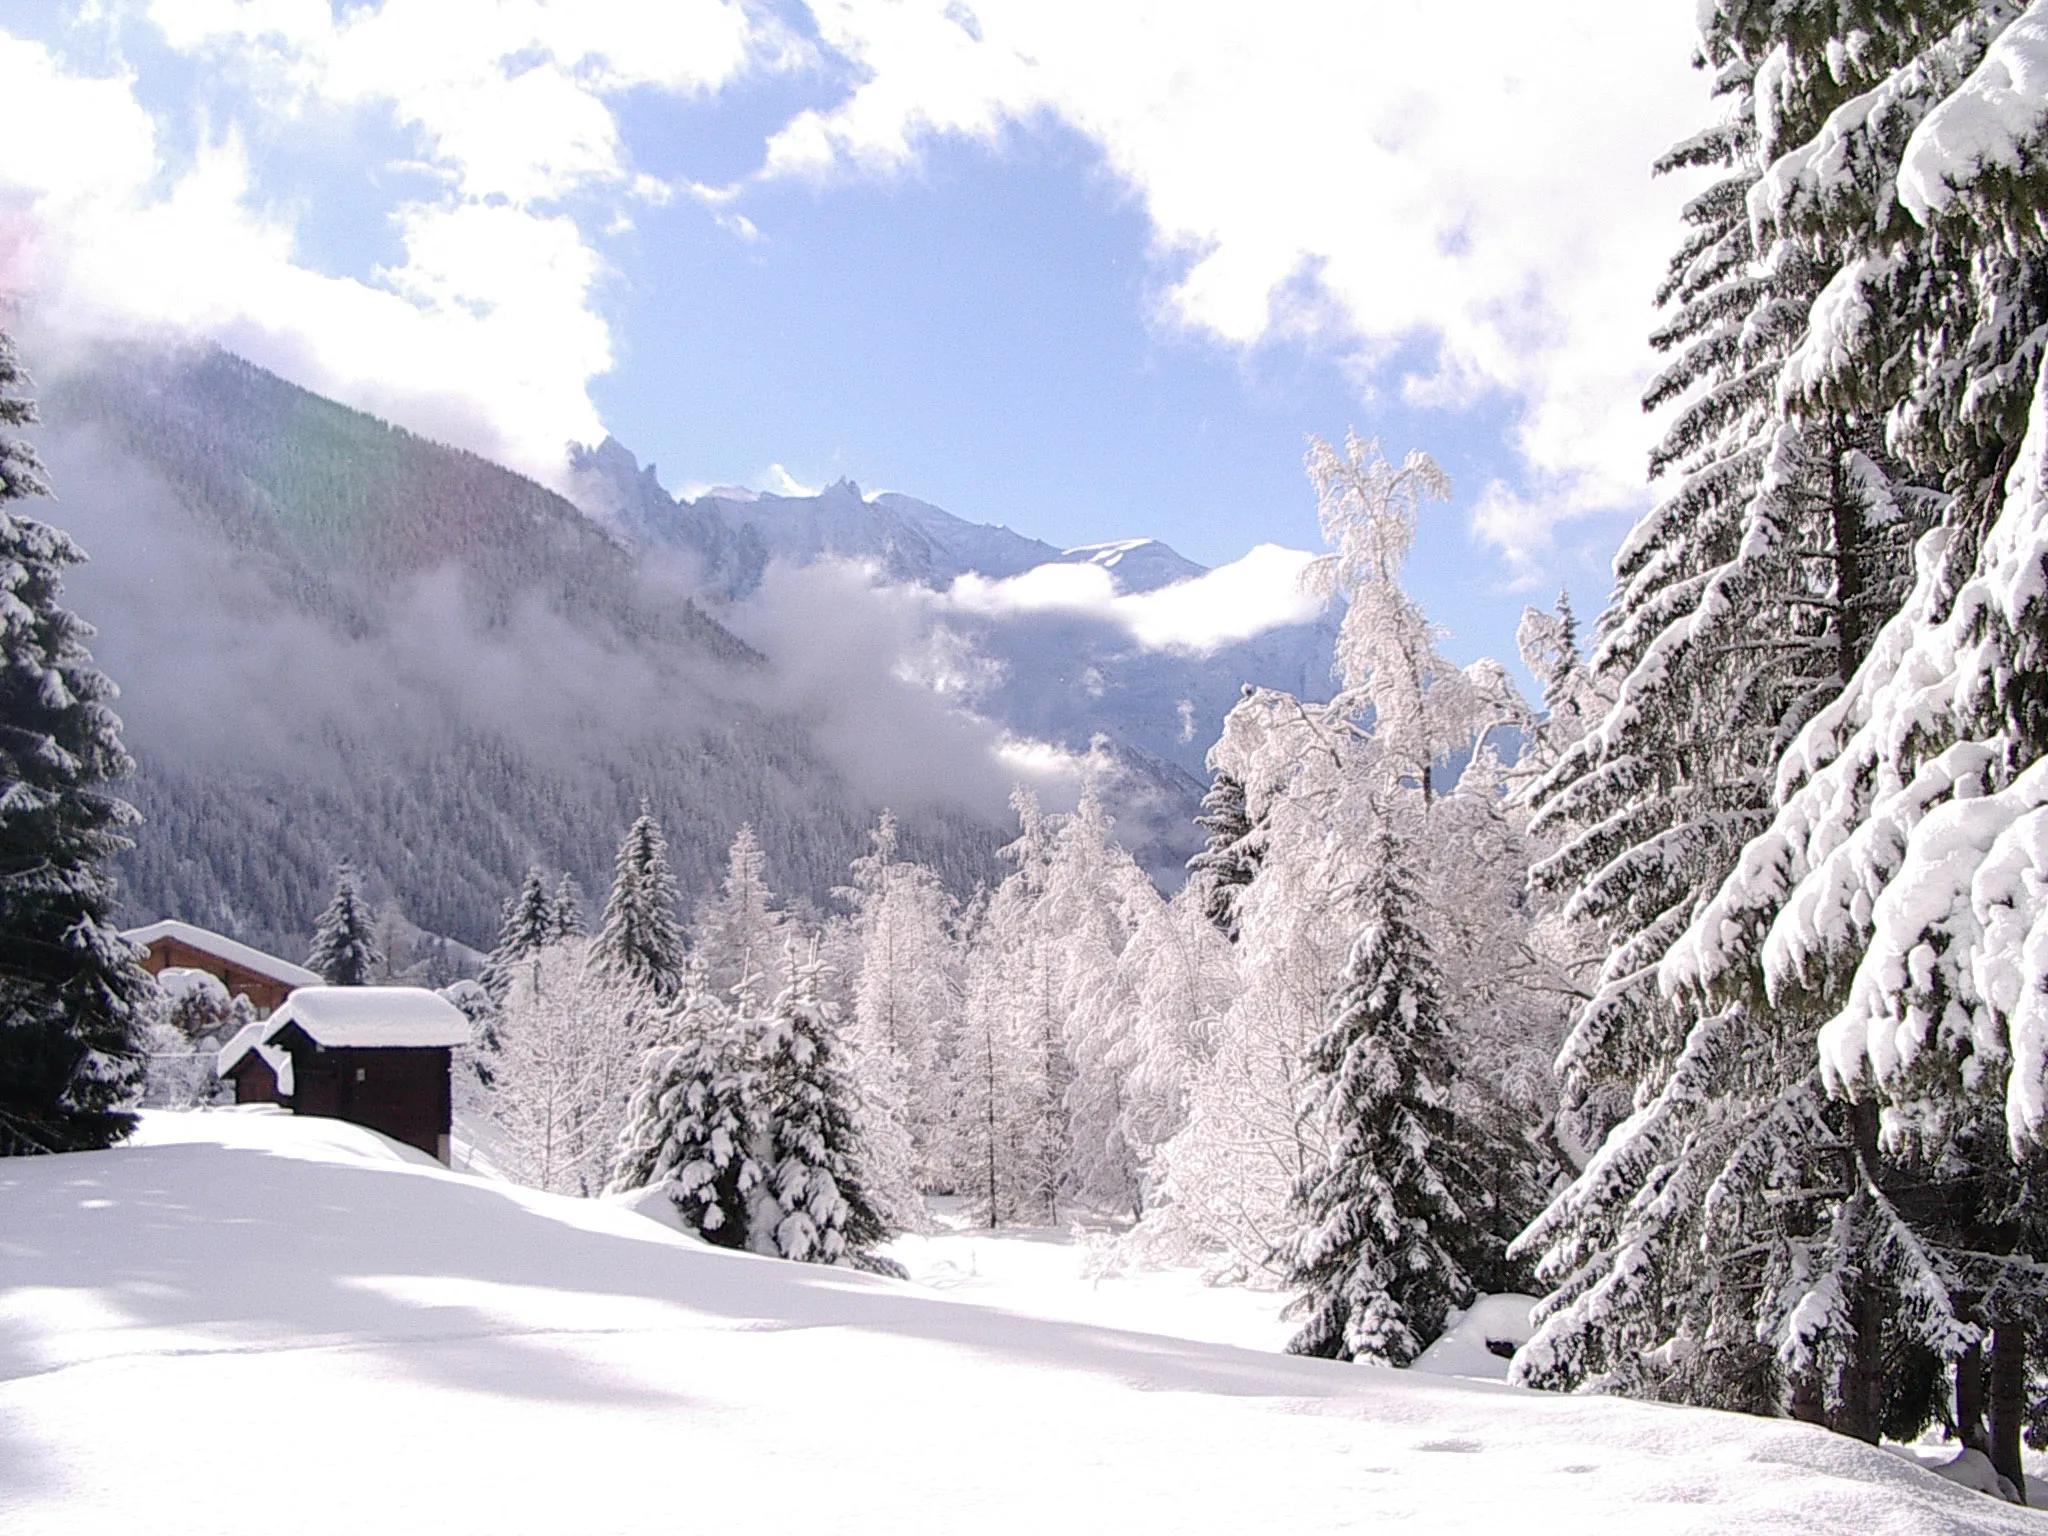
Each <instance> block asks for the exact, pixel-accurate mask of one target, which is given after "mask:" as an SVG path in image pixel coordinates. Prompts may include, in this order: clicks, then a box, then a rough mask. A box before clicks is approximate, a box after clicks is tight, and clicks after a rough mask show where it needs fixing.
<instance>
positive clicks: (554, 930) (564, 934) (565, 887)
mask: <svg viewBox="0 0 2048 1536" xmlns="http://www.w3.org/2000/svg"><path fill="white" fill-rule="evenodd" d="M550 918H551V928H550V932H549V939H550V941H551V942H555V943H559V942H560V941H561V940H563V939H580V938H582V937H583V936H584V935H585V934H586V933H588V932H589V931H590V925H589V924H588V923H586V922H585V921H584V920H583V887H582V886H580V885H578V884H577V883H576V877H575V876H574V875H571V874H564V875H563V876H562V878H561V880H560V882H559V883H558V884H557V885H556V886H555V902H554V906H553V908H552V909H551V911H550Z"/></svg>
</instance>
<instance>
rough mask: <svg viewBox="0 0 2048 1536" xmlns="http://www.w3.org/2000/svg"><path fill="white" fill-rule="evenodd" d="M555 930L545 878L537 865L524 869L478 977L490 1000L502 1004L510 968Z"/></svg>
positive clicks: (509, 981) (551, 939)
mask: <svg viewBox="0 0 2048 1536" xmlns="http://www.w3.org/2000/svg"><path fill="white" fill-rule="evenodd" d="M559 936H560V935H558V934H557V933H556V931H555V903H554V898H552V897H551V896H549V894H548V887H547V877H546V876H544V875H543V874H542V873H541V869H540V866H539V865H538V864H535V865H533V866H532V867H531V868H529V869H528V870H527V871H526V879H525V881H524V882H523V883H522V884H521V885H520V887H519V889H518V890H517V891H515V892H513V894H512V896H511V898H510V899H509V900H508V901H507V902H506V903H505V916H504V920H503V921H502V922H501V923H500V924H499V926H498V943H497V946H496V948H494V949H493V950H492V951H491V957H490V959H488V960H486V961H485V962H484V968H483V973H482V974H481V975H480V976H479V977H478V978H477V979H478V980H479V981H480V982H482V983H483V988H484V990H485V991H486V992H488V993H490V995H491V997H492V999H493V1000H494V1001H496V1002H499V1003H502V1002H504V1001H505V993H506V992H507V991H508V990H509V989H510V988H511V985H512V967H513V966H514V965H515V964H516V963H517V962H518V961H520V960H524V959H525V958H526V957H527V956H528V955H530V954H533V953H534V952H535V951H537V950H540V949H543V948H545V947H546V946H547V945H549V944H551V943H553V942H554V940H555V939H556V938H557V937H559Z"/></svg>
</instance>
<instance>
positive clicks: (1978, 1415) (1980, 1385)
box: [1956, 1344, 1991, 1456]
mask: <svg viewBox="0 0 2048 1536" xmlns="http://www.w3.org/2000/svg"><path fill="white" fill-rule="evenodd" d="M1984 1395H1985V1394H1984V1346H1983V1345H1981V1344H1972V1345H1971V1346H1970V1347H1969V1348H1968V1349H1966V1350H1964V1351H1963V1353H1962V1354H1960V1355H1958V1356H1957V1357H1956V1438H1957V1439H1958V1440H1960V1441H1961V1442H1962V1443H1963V1444H1964V1445H1965V1446H1966V1447H1968V1448H1969V1449H1970V1450H1973V1451H1982V1452H1983V1453H1984V1454H1985V1455H1986V1456H1989V1455H1990V1454H1991V1436H1990V1433H1989V1431H1988V1430H1987V1429H1986V1428H1985V1425H1984V1408H1985V1402H1984Z"/></svg>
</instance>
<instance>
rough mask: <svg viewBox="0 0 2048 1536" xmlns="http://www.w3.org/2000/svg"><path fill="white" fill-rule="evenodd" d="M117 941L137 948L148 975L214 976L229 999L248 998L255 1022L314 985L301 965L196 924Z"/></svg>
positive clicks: (131, 932)
mask: <svg viewBox="0 0 2048 1536" xmlns="http://www.w3.org/2000/svg"><path fill="white" fill-rule="evenodd" d="M121 937H122V938H124V939H128V940H130V941H131V942H133V943H136V944H140V945H142V946H143V948H144V951H145V952H144V954H143V957H142V968H143V969H144V970H145V971H148V972H149V973H150V974H151V975H152V976H157V975H161V974H162V973H163V972H165V971H167V970H173V969H182V970H192V971H205V972H207V973H208V974H209V975H212V976H218V977H219V978H220V980H221V984H222V985H223V986H225V987H226V988H227V989H228V992H229V994H230V995H231V996H238V997H246V998H247V999H249V1006H250V1007H252V1008H254V1009H255V1010H256V1016H257V1017H258V1018H263V1017H266V1016H267V1015H269V1014H271V1013H273V1012H275V1011H276V1010H277V1009H279V1008H281V1007H283V1006H284V1000H285V999H286V998H287V997H289V996H291V994H292V993H293V992H294V991H295V990H296V989H298V988H300V987H317V986H319V985H320V976H319V973H318V972H315V971H309V970H307V969H306V968H305V967H304V966H303V965H293V964H292V963H291V961H289V960H280V959H278V957H277V956H275V955H266V954H265V953H264V952H263V951H262V950H260V949H257V948H255V947H254V946H253V945H249V944H244V943H242V942H241V941H240V940H237V939H231V938H229V937H228V936H227V935H226V934H224V933H215V932H214V931H213V930H212V929H210V928H201V927H200V926H199V925H198V924H197V923H181V922H179V921H178V920H177V919H176V918H174V917H167V918H165V919H164V920H163V921H162V922H160V923H150V924H149V925H148V926H146V927H142V928H130V929H128V930H127V931H126V932H124V933H123V934H122V935H121Z"/></svg>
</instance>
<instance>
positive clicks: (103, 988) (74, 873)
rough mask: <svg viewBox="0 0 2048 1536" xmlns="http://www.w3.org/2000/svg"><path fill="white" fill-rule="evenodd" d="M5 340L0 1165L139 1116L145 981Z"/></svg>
mask: <svg viewBox="0 0 2048 1536" xmlns="http://www.w3.org/2000/svg"><path fill="white" fill-rule="evenodd" d="M27 382H28V381H27V379H26V377H25V376H24V375H23V373H22V371H21V369H20V366H19V364H18V362H17V361H16V356H15V351H14V345H13V342H12V341H11V340H10V339H9V338H8V337H7V335H6V334H5V333H4V332H0V591H4V592H5V594H6V600H5V602H4V603H0V778H4V780H5V782H6V785H7V790H6V793H5V795H4V796H0V1154H20V1153H34V1152H67V1151H77V1150H82V1149H87V1148H93V1147H104V1146H107V1145H109V1144H110V1143H112V1142H114V1141H116V1140H118V1139H120V1138H121V1137H122V1136H124V1135H126V1134H127V1133H128V1131H129V1129H130V1128H131V1127H132V1126H133V1125H134V1117H133V1116H131V1115H128V1114H126V1113H125V1112H123V1110H122V1109H121V1108H120V1106H121V1104H122V1103H123V1102H124V1101H125V1100H127V1099H128V1098H129V1097H130V1096H131V1094H132V1093H133V1092H134V1090H135V1089H136V1088H137V1087H138V1086H139V1085H140V1082H141V1077H142V1060H141V1056H140V1052H139V1041H140V1038H141V1035H142V1032H143V1030H144V1028H145V1027H146V1025H145V1020H144V1018H143V1017H142V1014H141V1012H140V1011H139V1010H141V1009H142V1007H143V1005H144V1004H145V1001H146V999H147V998H148V997H149V996H150V992H151V987H150V982H149V978H148V977H147V976H146V975H145V974H144V973H143V971H142V970H141V968H140V967H139V966H138V965H137V964H136V957H135V954H134V951H133V950H132V949H131V947H130V946H129V945H128V944H126V943H125V942H124V941H123V940H122V939H121V938H120V936H119V934H118V933H117V932H116V930H115V929H114V927H113V924H112V922H111V921H110V918H111V916H112V912H113V906H114V894H113V885H112V880H111V878H110V877H109V875H108V874H107V873H106V870H105V865H106V863H107V861H108V860H109V859H111V858H112V857H113V856H114V855H115V854H117V853H119V852H120V851H121V850H122V849H124V848H126V847H128V846H129V845H128V840H127V838H126V837H125V836H124V835H123V832H124V830H125V829H126V828H128V827H130V826H133V825H134V824H135V822H136V820H137V818H136V815H135V812H134V811H133V810H132V809H131V808H130V807H129V806H128V805H127V803H126V802H124V801H122V800H120V799H119V798H117V797H116V796H115V795H114V794H112V793H111V792H110V790H109V788H108V786H109V785H110V784H111V783H112V782H113V781H114V780H116V779H119V778H122V777H125V776H126V775H127V774H128V773H130V772H131V771H132V769H133V766H134V765H133V764H132V763H131V762H130V760H129V758H128V755H127V753H126V752H125V751H123V750H122V747H121V740H120V721H119V720H118V719H116V718H115V716H114V713H113V710H112V708H111V707H110V705H111V701H112V699H113V698H114V692H115V691H114V687H113V684H111V683H110V682H108V681H107V679H106V677H105V676H104V675H103V674H102V673H101V672H100V671H99V669H98V668H97V667H95V666H94V665H93V662H92V656H91V653H90V652H89V651H88V650H87V649H86V645H85V642H86V641H87V640H88V639H89V638H90V637H91V635H92V630H91V628H90V627H89V626H87V625H86V624H84V623H83V622H82V621H80V620H79V619H78V618H77V617H76V616H74V615H73V614H72V613H70V612H69V611H68V610H67V609H65V608H64V606H63V604H62V597H63V583H62V573H63V570H64V568H65V567H66V566H68V565H75V564H77V563H78V562H79V561H81V560H83V559H84V558H85V557H84V555H83V554H82V553H81V552H80V551H79V549H78V547H77V546H76V545H75V544H73V543H72V542H71V540H70V539H69V538H67V537H66V536H65V535H64V534H62V533H60V532H58V531H57V530H56V529H54V528H52V527H50V526H48V525H47V524H45V523H39V522H36V521H34V520H33V519H31V518H27V517H23V516H21V515H20V514H19V513H17V512H15V511H13V510H11V508H10V505H9V504H10V503H12V502H15V501H19V500H21V499H24V498H26V497H30V496H40V495H45V494H47V491H46V488H45V486H44V484H43V479H42V472H41V466H40V465H39V464H38V463H37V460H36V456H35V453H34V450H33V449H31V448H30V447H29V446H28V444H27V443H25V442H23V441H22V440H20V439H19V438H17V437H15V436H14V435H13V431H14V429H17V428H20V427H23V426H26V425H28V424H30V423H31V422H33V421H34V420H35V412H34V408H33V407H32V405H31V404H30V402H29V400H28V399H27V397H26V395H25V393H24V391H25V389H26V387H27Z"/></svg>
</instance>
